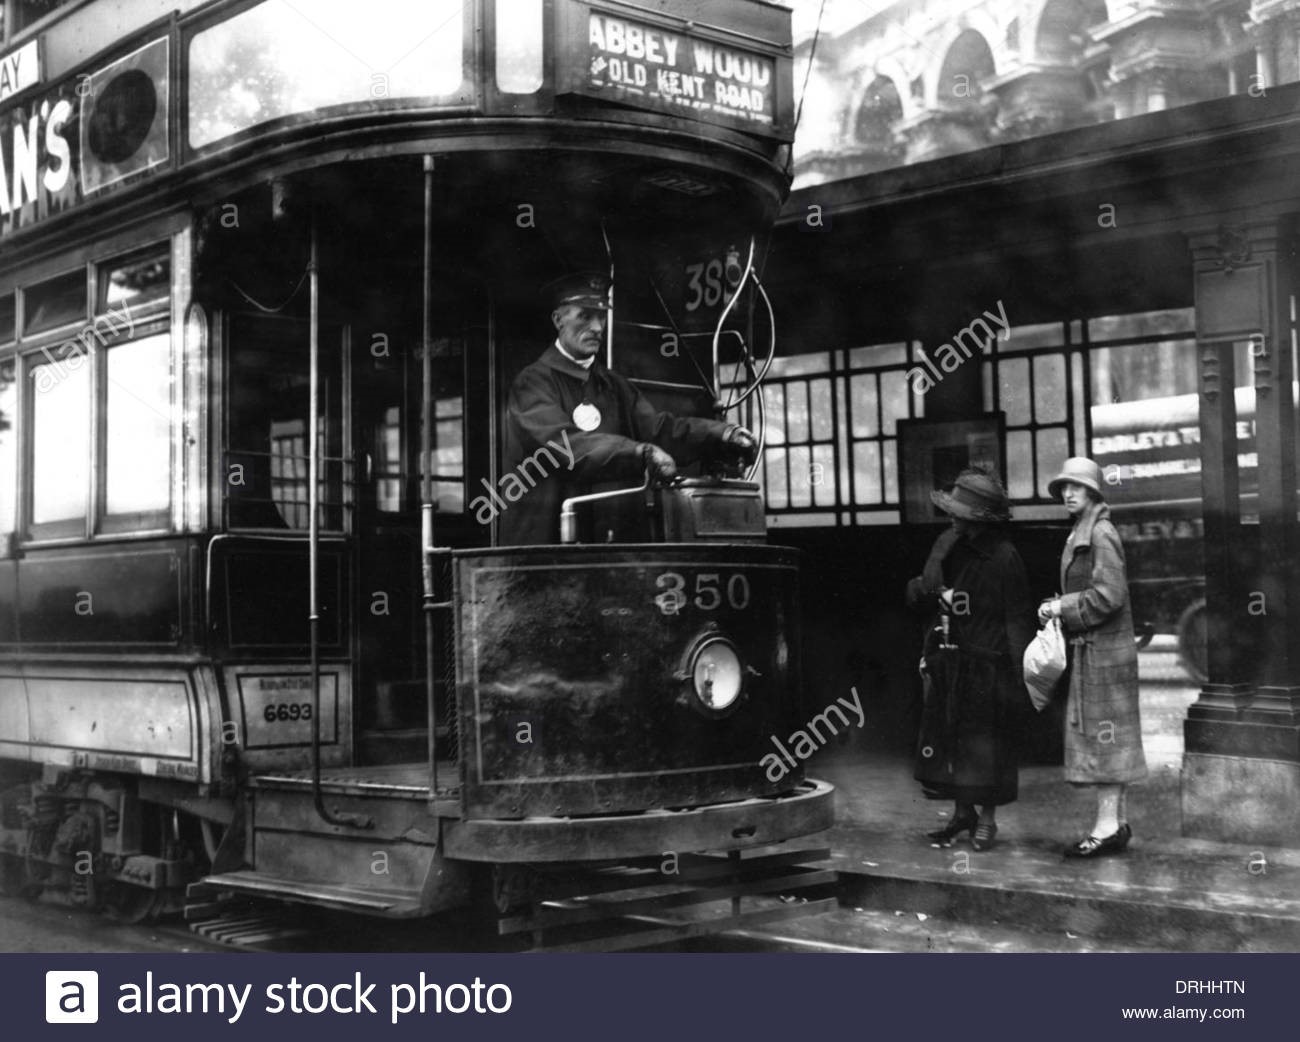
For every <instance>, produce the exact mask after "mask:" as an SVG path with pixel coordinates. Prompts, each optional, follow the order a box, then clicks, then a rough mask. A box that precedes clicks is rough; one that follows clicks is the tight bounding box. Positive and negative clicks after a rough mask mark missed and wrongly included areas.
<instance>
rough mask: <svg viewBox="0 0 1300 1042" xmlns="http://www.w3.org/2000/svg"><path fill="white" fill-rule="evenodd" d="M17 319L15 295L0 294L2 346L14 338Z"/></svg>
mask: <svg viewBox="0 0 1300 1042" xmlns="http://www.w3.org/2000/svg"><path fill="white" fill-rule="evenodd" d="M16 317H17V316H16V312H15V306H14V295H13V294H12V293H5V294H0V344H3V343H4V342H5V341H6V340H12V339H13V338H14V334H15V332H16V330H15V328H14V323H15V320H16Z"/></svg>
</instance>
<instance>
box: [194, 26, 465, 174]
mask: <svg viewBox="0 0 1300 1042" xmlns="http://www.w3.org/2000/svg"><path fill="white" fill-rule="evenodd" d="M465 6H466V5H465V4H464V3H463V0H368V2H367V3H366V5H365V13H364V16H361V17H359V16H358V7H357V5H356V4H355V3H353V2H352V0H315V2H313V3H312V4H311V16H310V17H306V16H305V15H304V14H303V12H302V10H301V9H300V6H299V5H297V4H292V3H285V2H281V0H266V2H264V3H260V4H257V5H255V6H252V7H246V8H245V9H244V10H242V11H240V12H239V13H238V14H236V15H234V16H233V17H230V18H227V19H226V20H225V21H223V22H220V23H218V24H217V25H214V26H212V27H211V28H209V29H204V30H203V31H202V32H199V33H197V34H195V36H194V39H193V40H192V41H191V42H190V47H189V76H190V82H189V85H188V86H189V90H188V92H187V96H188V98H189V114H188V115H189V128H190V131H189V133H190V144H191V145H192V146H193V147H195V148H202V147H204V146H205V145H210V144H213V143H215V142H217V141H220V140H222V139H223V138H227V137H229V136H230V135H232V134H236V133H239V132H240V131H242V130H247V129H249V128H250V127H255V126H258V125H259V124H262V123H268V122H270V121H272V120H276V119H280V118H283V117H286V116H293V115H297V114H300V113H306V112H311V111H313V110H315V109H322V108H328V107H330V106H334V105H345V104H365V105H373V104H374V102H375V100H376V99H390V98H427V97H443V98H445V97H448V96H449V95H453V94H455V93H456V92H457V91H459V90H460V89H461V86H462V84H463V81H464V78H465V68H464V67H465V55H464V51H465V45H464V28H463V27H464V18H465V13H464V9H465ZM395 27H400V28H395Z"/></svg>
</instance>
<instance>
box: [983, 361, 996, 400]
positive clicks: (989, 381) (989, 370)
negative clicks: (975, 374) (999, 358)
mask: <svg viewBox="0 0 1300 1042" xmlns="http://www.w3.org/2000/svg"><path fill="white" fill-rule="evenodd" d="M980 376H981V377H982V378H983V385H984V411H985V412H993V411H994V410H995V409H996V408H997V403H996V402H994V401H993V363H992V362H985V363H984V364H983V365H981V366H980Z"/></svg>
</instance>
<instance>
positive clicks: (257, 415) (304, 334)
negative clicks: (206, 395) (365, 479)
mask: <svg viewBox="0 0 1300 1042" xmlns="http://www.w3.org/2000/svg"><path fill="white" fill-rule="evenodd" d="M308 347H309V337H308V331H307V328H306V326H305V324H304V323H300V322H296V321H295V322H290V321H286V320H283V319H275V318H265V317H262V316H237V317H236V319H235V320H233V321H232V329H231V360H230V373H231V387H230V394H229V409H230V419H229V446H228V450H229V455H228V459H227V466H228V467H231V468H233V467H235V466H238V467H239V468H241V469H240V471H239V472H238V473H239V476H240V479H241V480H240V481H239V483H235V482H234V481H232V480H228V481H227V482H226V495H227V509H228V511H229V519H230V524H231V525H233V526H236V527H249V528H284V527H289V528H295V529H302V528H306V527H307V521H308V517H307V501H308V486H307V469H308V459H307V452H308V445H307V436H306V435H307V417H308V412H309V406H310V402H309V400H308V388H309V380H310V374H309V372H308ZM341 357H342V352H341V349H340V337H339V336H338V334H337V332H331V331H327V330H323V331H322V335H321V338H320V398H319V402H318V407H319V416H320V428H319V434H320V442H319V444H320V446H321V452H322V456H323V457H332V458H334V459H337V458H338V457H339V456H340V455H341V454H342V451H341V450H342V431H343V427H342V421H341V416H342V361H341ZM342 482H343V472H342V469H341V467H340V466H339V465H338V464H332V465H322V467H321V480H320V501H321V505H322V509H321V516H320V523H321V525H322V527H325V528H330V529H334V530H338V529H341V528H342V527H343V512H342V500H343V488H342Z"/></svg>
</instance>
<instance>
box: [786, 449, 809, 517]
mask: <svg viewBox="0 0 1300 1042" xmlns="http://www.w3.org/2000/svg"><path fill="white" fill-rule="evenodd" d="M790 505H791V506H792V507H807V506H812V451H811V450H810V449H809V448H808V447H807V446H801V447H799V448H792V449H791V450H790Z"/></svg>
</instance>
